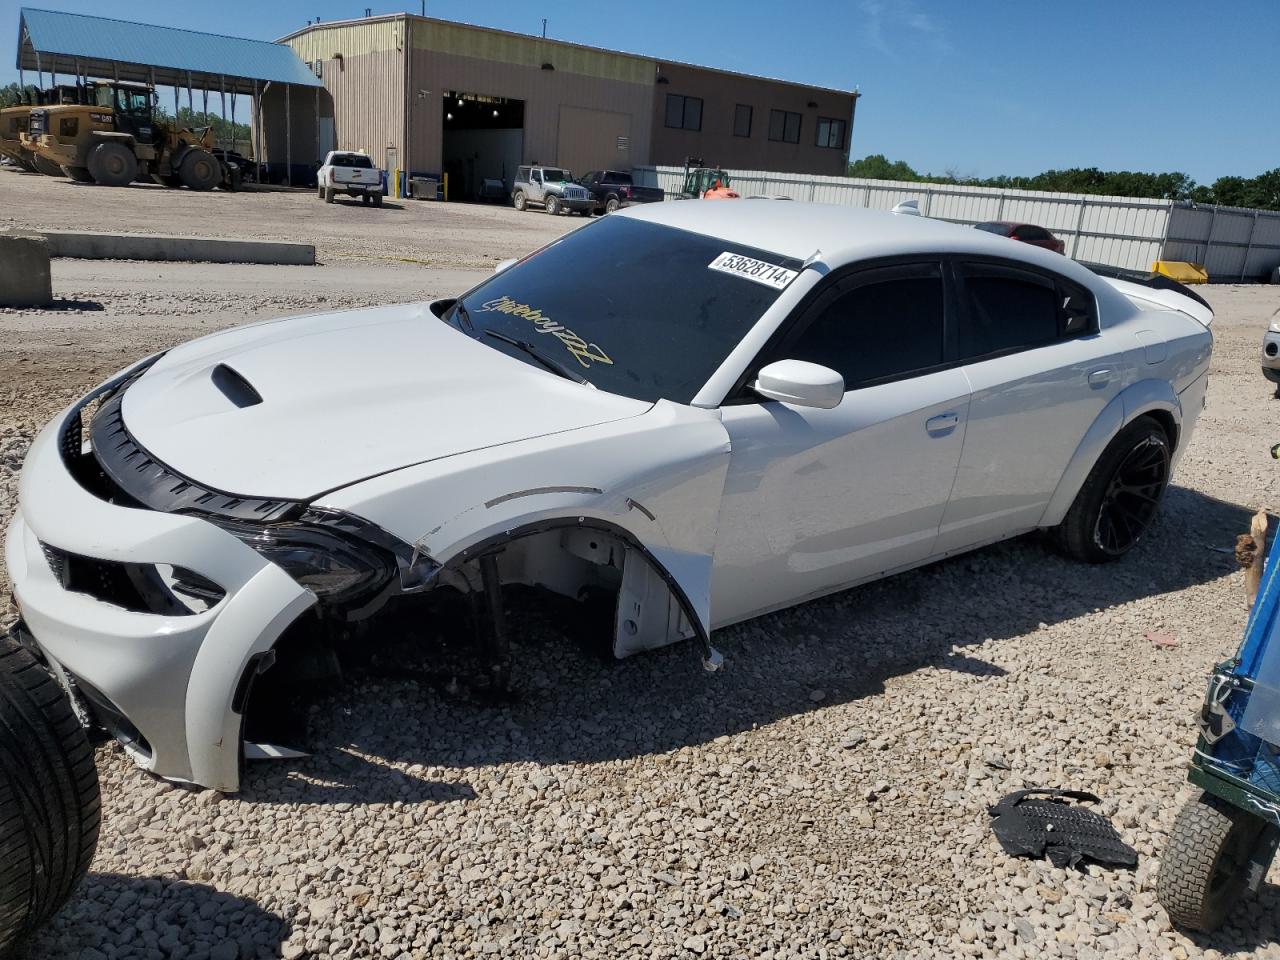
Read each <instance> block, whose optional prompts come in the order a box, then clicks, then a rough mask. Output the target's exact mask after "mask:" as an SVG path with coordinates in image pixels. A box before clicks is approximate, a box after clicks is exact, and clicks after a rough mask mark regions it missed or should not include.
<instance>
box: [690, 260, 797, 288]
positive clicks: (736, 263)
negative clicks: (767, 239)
mask: <svg viewBox="0 0 1280 960" xmlns="http://www.w3.org/2000/svg"><path fill="white" fill-rule="evenodd" d="M707 267H708V269H711V270H719V271H720V272H721V273H731V274H733V275H734V276H737V277H743V278H744V279H747V280H754V281H755V282H756V283H763V284H764V285H765V286H766V287H773V288H774V289H775V290H783V289H785V288H786V286H787V284H789V283H790V282H791V281H792V280H794V279H795V278H796V277H798V276H799V273H797V272H796V271H795V270H788V269H787V268H786V267H780V266H778V265H777V264H776V263H766V262H765V261H763V260H753V259H752V258H751V257H744V256H742V254H740V253H728V252H725V253H722V254H720V256H718V257H716V258H715V259H714V260H712V261H711V262H710V263H709V264H707Z"/></svg>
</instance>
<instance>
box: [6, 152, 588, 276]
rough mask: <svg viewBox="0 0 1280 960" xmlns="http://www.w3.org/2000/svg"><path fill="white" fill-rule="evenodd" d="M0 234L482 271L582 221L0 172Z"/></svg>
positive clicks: (310, 193)
mask: <svg viewBox="0 0 1280 960" xmlns="http://www.w3.org/2000/svg"><path fill="white" fill-rule="evenodd" d="M0 201H2V202H0V229H2V228H4V227H6V226H20V227H27V228H38V229H45V230H91V231H107V230H109V231H112V232H116V233H149V234H163V235H173V236H189V235H195V236H201V237H227V238H232V239H237V240H285V241H294V242H300V243H313V244H315V246H316V255H317V257H318V258H319V259H320V260H322V261H324V262H326V263H330V264H334V263H341V262H343V261H349V260H355V261H358V262H362V263H364V262H368V261H383V262H388V263H396V262H409V263H416V264H421V265H431V266H441V267H452V266H470V267H478V266H492V265H493V264H494V262H495V261H496V260H501V259H504V258H505V257H507V256H510V254H502V255H501V256H497V255H495V251H496V250H499V249H506V248H510V249H513V250H517V251H520V252H521V253H528V252H529V251H530V250H533V249H535V248H536V247H539V246H541V245H542V244H544V243H546V242H547V241H548V240H549V239H551V238H553V237H556V236H559V235H560V234H561V233H564V232H566V231H568V230H571V229H573V228H574V227H577V226H580V225H581V224H583V223H585V222H586V221H585V220H583V219H582V218H581V217H568V216H561V217H549V216H547V215H546V214H545V213H541V212H537V213H535V212H529V213H517V212H516V211H515V210H513V209H511V207H509V206H475V205H458V204H445V203H434V202H428V201H423V200H388V201H386V202H385V203H383V205H382V206H381V207H366V206H364V205H363V204H361V203H360V201H359V200H356V199H354V198H351V197H341V198H339V199H337V200H336V201H335V202H334V203H332V204H327V203H324V202H323V201H321V200H320V199H319V198H318V197H317V196H316V194H315V191H314V190H298V191H292V192H285V193H278V192H272V193H257V192H253V191H251V190H245V191H243V192H241V193H223V192H222V191H221V190H214V191H212V192H211V193H193V192H191V191H190V190H171V189H169V188H168V187H162V186H159V185H157V184H146V185H144V184H132V185H131V186H129V187H127V188H111V189H105V188H102V187H98V186H96V185H94V184H84V183H75V182H73V181H71V180H66V179H63V178H61V177H46V176H42V175H41V174H38V173H25V172H23V171H21V170H18V169H17V168H15V167H0Z"/></svg>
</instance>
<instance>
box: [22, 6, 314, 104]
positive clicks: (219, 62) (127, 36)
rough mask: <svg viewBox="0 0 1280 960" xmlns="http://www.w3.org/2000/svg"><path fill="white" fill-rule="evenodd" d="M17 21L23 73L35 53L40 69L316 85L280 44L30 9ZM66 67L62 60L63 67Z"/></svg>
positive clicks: (289, 49) (33, 67) (299, 63)
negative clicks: (114, 67) (73, 65)
mask: <svg viewBox="0 0 1280 960" xmlns="http://www.w3.org/2000/svg"><path fill="white" fill-rule="evenodd" d="M19 17H20V24H21V28H20V30H19V38H20V42H19V44H18V66H19V67H20V68H24V69H28V70H32V69H36V64H35V62H34V56H33V55H34V54H35V53H37V52H38V53H39V54H40V56H41V59H42V62H43V63H42V65H43V67H44V69H49V67H50V63H49V61H48V58H49V57H51V56H56V57H59V58H68V59H79V60H81V61H82V68H83V70H84V72H85V73H87V74H90V75H101V72H100V71H97V70H92V69H91V68H90V66H89V64H90V63H94V64H100V63H118V64H134V65H138V66H145V67H155V68H157V69H159V70H166V71H181V72H184V73H185V72H186V71H188V70H189V71H191V72H192V73H193V74H194V73H200V74H206V75H209V76H213V77H217V76H225V77H237V78H243V79H247V80H270V81H273V82H276V83H292V84H297V85H299V86H307V87H318V86H320V85H321V83H320V81H319V80H318V79H317V78H316V76H315V74H313V73H312V72H311V71H310V70H308V69H307V66H306V64H304V63H303V62H302V60H301V59H299V57H298V55H297V54H296V53H295V52H294V51H293V49H292V48H291V47H288V46H286V45H285V44H282V43H271V42H269V41H266V40H245V39H243V38H241V37H224V36H221V35H219V34H216V33H197V32H196V31H194V30H181V29H178V28H175V27H158V26H154V25H151V24H146V23H130V22H128V21H125V20H112V19H109V18H107V17H91V16H85V15H83V14H78V13H61V12H58V11H54V10H37V9H33V8H31V7H23V8H22V10H21V11H20V13H19ZM68 66H69V64H68V63H67V62H66V60H64V61H63V64H62V67H63V69H64V70H65V69H66V67H68ZM66 72H71V71H70V70H67V71H66ZM108 75H109V74H108ZM161 82H166V81H161Z"/></svg>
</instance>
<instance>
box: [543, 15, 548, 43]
mask: <svg viewBox="0 0 1280 960" xmlns="http://www.w3.org/2000/svg"><path fill="white" fill-rule="evenodd" d="M542 39H543V40H545V39H547V18H546V17H543V18H542Z"/></svg>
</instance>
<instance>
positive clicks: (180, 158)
mask: <svg viewBox="0 0 1280 960" xmlns="http://www.w3.org/2000/svg"><path fill="white" fill-rule="evenodd" d="M154 114H155V90H154V88H152V87H151V86H150V85H149V84H143V83H124V82H118V83H108V82H105V81H104V82H99V83H97V84H95V85H94V102H93V103H92V104H70V105H64V106H56V107H40V108H36V109H33V110H32V111H31V119H30V121H29V122H28V124H27V131H26V133H25V134H23V136H22V143H23V146H24V147H27V148H28V149H30V150H31V151H32V153H33V154H34V158H33V159H34V162H35V163H36V165H37V167H41V166H56V167H58V168H59V169H60V170H61V171H62V172H63V173H65V174H66V175H67V176H68V177H70V178H71V179H73V180H80V181H84V182H92V183H98V184H101V185H103V186H109V187H123V186H125V185H127V184H129V183H132V182H133V181H134V180H138V179H153V180H155V181H156V182H157V183H163V184H165V185H167V186H171V187H177V186H185V187H188V188H190V189H192V190H212V189H213V188H214V187H216V186H219V185H223V184H226V185H227V186H229V187H232V188H234V186H236V185H237V184H235V183H234V182H232V181H231V177H230V175H229V171H227V170H226V169H225V168H224V167H223V165H222V163H221V162H220V161H219V160H218V159H217V157H215V156H214V155H213V153H212V150H213V130H212V128H210V127H205V128H204V129H202V130H199V131H196V130H188V129H185V128H183V129H176V128H174V127H171V126H169V124H167V123H165V122H163V121H160V120H156V119H155V115H154Z"/></svg>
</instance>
